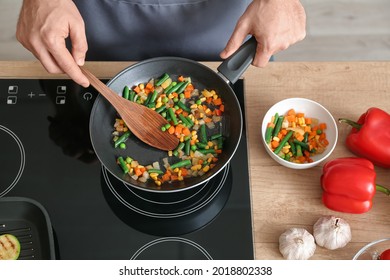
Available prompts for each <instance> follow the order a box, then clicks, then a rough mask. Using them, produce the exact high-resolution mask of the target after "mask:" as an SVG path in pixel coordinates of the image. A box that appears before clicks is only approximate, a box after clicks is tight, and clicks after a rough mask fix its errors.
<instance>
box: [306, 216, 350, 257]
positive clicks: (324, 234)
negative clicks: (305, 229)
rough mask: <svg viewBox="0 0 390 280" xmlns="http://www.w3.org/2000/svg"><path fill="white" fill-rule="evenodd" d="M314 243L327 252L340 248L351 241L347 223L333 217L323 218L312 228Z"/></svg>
mask: <svg viewBox="0 0 390 280" xmlns="http://www.w3.org/2000/svg"><path fill="white" fill-rule="evenodd" d="M313 234H314V238H315V241H316V243H317V244H318V245H319V246H321V247H325V248H327V249H329V250H335V249H338V248H342V247H344V246H345V245H347V244H348V243H349V241H351V239H352V233H351V228H350V226H349V224H348V223H347V221H345V220H344V219H341V218H337V217H335V216H323V217H321V218H319V219H318V221H317V222H316V223H315V224H314V226H313Z"/></svg>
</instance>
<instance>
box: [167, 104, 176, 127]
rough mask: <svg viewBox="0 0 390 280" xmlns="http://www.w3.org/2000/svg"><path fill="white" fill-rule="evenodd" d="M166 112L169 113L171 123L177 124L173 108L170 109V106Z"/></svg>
mask: <svg viewBox="0 0 390 280" xmlns="http://www.w3.org/2000/svg"><path fill="white" fill-rule="evenodd" d="M168 114H169V116H170V117H171V120H172V121H173V124H174V125H177V124H178V121H177V118H176V115H175V112H173V109H172V108H168Z"/></svg>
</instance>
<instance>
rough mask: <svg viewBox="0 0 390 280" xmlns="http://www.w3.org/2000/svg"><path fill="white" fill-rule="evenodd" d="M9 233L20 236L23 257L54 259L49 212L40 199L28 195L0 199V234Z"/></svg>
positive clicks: (20, 257) (26, 258)
mask: <svg viewBox="0 0 390 280" xmlns="http://www.w3.org/2000/svg"><path fill="white" fill-rule="evenodd" d="M6 233H9V234H12V235H14V236H16V237H17V238H18V240H19V242H20V245H21V251H20V256H19V259H20V260H29V259H36V260H53V259H55V250H54V238H53V230H52V226H51V222H50V219H49V215H48V213H47V211H46V210H45V209H44V207H43V206H42V205H41V204H40V203H38V202H37V201H35V200H33V199H30V198H25V197H3V198H0V235H2V234H6Z"/></svg>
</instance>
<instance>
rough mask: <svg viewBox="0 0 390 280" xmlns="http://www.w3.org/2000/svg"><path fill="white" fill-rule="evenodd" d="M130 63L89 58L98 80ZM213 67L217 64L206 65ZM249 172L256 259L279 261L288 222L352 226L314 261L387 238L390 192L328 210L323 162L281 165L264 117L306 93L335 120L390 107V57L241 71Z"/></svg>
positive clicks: (1, 67)
mask: <svg viewBox="0 0 390 280" xmlns="http://www.w3.org/2000/svg"><path fill="white" fill-rule="evenodd" d="M130 64H131V63H130V62H89V63H87V65H86V66H87V67H88V68H89V69H90V70H91V71H93V72H94V73H95V74H96V75H97V76H98V77H100V78H110V77H112V76H113V75H115V74H116V73H117V72H119V71H120V70H122V69H123V68H125V67H127V66H128V65H130ZM205 64H206V65H208V66H209V67H211V68H213V69H216V67H217V66H218V65H219V63H216V62H208V63H205ZM6 77H7V78H22V77H23V78H59V77H65V76H64V75H50V74H48V73H46V71H45V70H44V69H43V67H42V66H41V65H40V64H39V62H33V61H17V62H15V61H8V62H7V61H3V62H0V78H6ZM244 79H245V87H246V89H245V94H246V95H245V98H246V122H247V123H246V125H247V134H248V135H247V136H248V145H249V161H250V162H249V171H250V181H251V193H252V210H253V224H254V248H255V255H256V259H282V256H281V255H280V253H279V249H278V238H279V235H280V234H281V233H282V232H284V231H285V230H287V229H288V228H291V227H303V228H306V229H307V230H308V231H309V232H313V228H312V227H313V224H314V223H315V222H316V221H317V219H318V218H319V217H321V216H322V215H336V216H338V217H341V218H344V219H345V220H347V221H348V222H349V224H350V226H351V228H352V241H351V242H350V243H349V244H348V245H347V246H346V247H345V248H342V249H338V250H334V251H330V250H327V249H323V248H320V247H317V250H316V252H315V254H314V256H313V257H312V259H351V258H352V257H353V255H354V254H355V253H356V252H357V251H358V250H359V249H360V248H361V247H362V246H363V245H365V244H366V243H368V242H371V241H373V240H376V239H380V238H384V237H389V236H390V215H389V213H390V197H386V196H385V195H384V194H382V193H378V194H377V195H376V196H375V199H374V206H373V208H372V209H371V210H370V211H369V212H368V213H365V214H359V215H357V214H344V213H338V212H334V211H331V210H329V209H327V208H326V207H325V206H324V205H323V204H322V202H321V193H322V190H321V186H320V181H319V179H320V176H321V173H322V164H321V165H319V166H317V167H315V168H312V169H308V170H293V169H288V168H285V167H283V166H280V165H278V164H277V163H276V162H275V161H273V160H272V159H271V158H270V157H269V156H268V154H267V153H266V151H265V149H264V146H263V144H262V142H261V133H260V130H261V122H262V119H263V116H264V115H265V113H266V111H267V110H268V109H269V108H270V107H271V106H272V105H273V104H274V103H276V102H278V101H280V100H282V99H285V98H290V97H305V98H309V99H312V100H314V101H317V102H319V103H321V104H322V105H324V106H325V107H326V108H327V109H328V110H329V111H330V112H331V113H332V114H333V116H334V118H335V119H336V120H337V119H338V118H340V117H346V118H349V119H352V120H357V119H358V117H359V116H360V115H361V114H362V113H363V112H365V111H366V110H367V109H368V108H369V107H379V108H382V109H383V110H385V111H388V112H390V62H310V63H306V62H272V63H270V64H269V65H268V66H267V67H266V68H264V69H260V68H255V67H252V66H251V67H249V69H248V70H247V71H246V72H245V74H244ZM338 127H339V140H338V143H337V146H336V148H335V150H334V152H333V154H332V155H331V157H330V158H329V160H330V159H333V158H337V157H343V156H353V155H352V154H351V153H350V152H349V151H348V150H347V149H346V147H345V145H344V141H345V138H346V136H347V134H348V132H349V131H350V128H349V127H348V126H347V125H345V124H338ZM376 171H377V183H378V184H382V185H385V186H390V172H389V171H388V170H386V169H384V168H379V167H377V168H376Z"/></svg>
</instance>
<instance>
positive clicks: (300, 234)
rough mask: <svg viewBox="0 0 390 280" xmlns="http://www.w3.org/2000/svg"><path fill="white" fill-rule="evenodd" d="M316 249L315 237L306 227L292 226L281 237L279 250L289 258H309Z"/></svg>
mask: <svg viewBox="0 0 390 280" xmlns="http://www.w3.org/2000/svg"><path fill="white" fill-rule="evenodd" d="M315 250H316V244H315V242H314V237H313V235H311V234H310V233H309V232H308V231H307V230H306V229H304V228H290V229H288V230H286V231H285V232H284V233H282V234H281V235H280V237H279V251H280V253H281V254H282V255H283V257H284V258H285V259H288V260H307V259H309V258H310V257H311V256H313V254H314V251H315Z"/></svg>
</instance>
